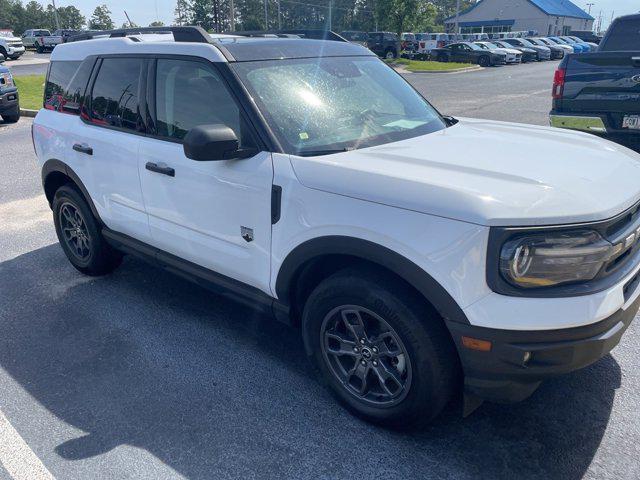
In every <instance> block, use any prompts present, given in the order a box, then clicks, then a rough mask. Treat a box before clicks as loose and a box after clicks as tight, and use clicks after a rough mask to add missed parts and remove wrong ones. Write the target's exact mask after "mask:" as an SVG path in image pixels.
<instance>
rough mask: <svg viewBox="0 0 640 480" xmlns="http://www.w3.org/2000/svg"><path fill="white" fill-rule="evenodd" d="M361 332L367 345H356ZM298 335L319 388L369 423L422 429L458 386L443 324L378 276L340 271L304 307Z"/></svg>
mask: <svg viewBox="0 0 640 480" xmlns="http://www.w3.org/2000/svg"><path fill="white" fill-rule="evenodd" d="M345 319H346V320H345ZM380 320H382V322H380ZM347 321H348V322H349V323H351V324H352V328H351V327H347V323H346V322H347ZM358 325H363V329H364V338H365V339H358V340H357V339H356V338H355V336H354V333H355V332H357V330H356V329H358V328H359V327H358ZM302 330H303V336H304V343H305V349H306V352H307V355H308V356H309V357H310V359H311V361H312V363H313V364H314V365H315V367H316V368H317V370H318V371H319V376H320V379H321V381H322V382H323V383H325V384H326V385H327V386H328V387H329V389H330V391H331V392H332V393H333V394H334V396H335V397H336V398H337V399H338V401H339V402H340V403H341V404H342V405H344V406H345V407H346V408H347V409H348V410H350V411H351V412H352V413H354V414H355V415H357V416H359V417H361V418H363V419H365V420H367V421H369V422H372V423H376V424H380V425H383V426H386V427H391V428H396V429H403V430H404V429H416V428H421V427H423V426H425V425H426V424H427V423H429V422H430V421H431V420H432V419H433V418H434V417H436V416H437V415H438V414H439V413H440V412H441V411H442V409H443V408H444V406H445V405H446V404H447V402H448V401H449V400H450V398H451V396H452V394H453V393H454V391H455V389H456V387H457V386H458V384H459V372H460V366H459V361H458V356H457V353H456V351H455V347H454V345H453V342H452V340H451V337H450V335H449V332H448V331H447V329H446V327H445V326H444V324H443V322H442V320H441V319H440V318H439V317H438V316H437V314H436V313H435V312H434V311H433V310H432V309H431V308H430V307H429V306H428V305H427V304H426V302H425V301H424V299H423V298H421V297H420V296H419V295H418V294H417V293H415V292H413V291H411V290H409V289H408V288H406V287H404V286H402V285H401V284H399V282H398V281H397V279H396V278H394V277H390V276H388V275H387V274H385V273H383V272H379V271H378V270H375V269H345V270H342V271H340V272H338V273H336V274H334V275H332V276H331V277H329V278H327V279H326V280H324V281H323V282H321V283H320V285H318V287H316V288H315V290H314V291H313V292H312V293H311V295H310V296H309V298H308V299H307V302H306V304H305V307H304V311H303V316H302ZM382 332H386V333H384V334H383V333H382ZM336 335H338V336H337V337H336ZM338 338H340V340H338ZM381 339H382V342H383V343H384V344H383V343H381ZM363 341H364V343H363ZM376 346H378V347H377V350H376ZM338 350H339V352H340V353H339V354H337V355H336V354H335V352H336V351H338ZM384 350H386V351H387V354H383V353H382V352H383V351H384ZM398 352H402V353H398ZM392 354H393V355H395V357H393V356H392ZM396 354H397V355H396ZM363 362H365V363H363ZM376 362H377V363H376ZM350 371H356V373H355V374H353V375H350V374H349V373H348V372H350ZM345 378H346V380H345ZM361 378H364V379H365V380H366V382H363V381H361ZM383 378H384V379H386V380H387V382H385V383H386V388H385V387H384V386H383V384H382V383H381V379H383ZM363 389H364V390H365V391H364V393H363ZM358 390H359V391H360V393H357V391H358Z"/></svg>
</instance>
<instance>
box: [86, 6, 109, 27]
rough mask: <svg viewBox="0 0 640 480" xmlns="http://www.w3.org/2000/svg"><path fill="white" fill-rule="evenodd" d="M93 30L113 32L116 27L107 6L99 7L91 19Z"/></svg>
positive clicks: (90, 24)
mask: <svg viewBox="0 0 640 480" xmlns="http://www.w3.org/2000/svg"><path fill="white" fill-rule="evenodd" d="M89 28H90V29H91V30H113V29H114V28H115V25H114V23H113V20H111V10H109V8H108V7H107V6H106V5H98V6H97V7H96V8H95V10H94V11H93V15H91V18H90V19H89Z"/></svg>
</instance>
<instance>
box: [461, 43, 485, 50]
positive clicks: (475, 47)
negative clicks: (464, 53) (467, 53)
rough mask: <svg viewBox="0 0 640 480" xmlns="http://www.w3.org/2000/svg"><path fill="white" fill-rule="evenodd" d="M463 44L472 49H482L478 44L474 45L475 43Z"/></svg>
mask: <svg viewBox="0 0 640 480" xmlns="http://www.w3.org/2000/svg"><path fill="white" fill-rule="evenodd" d="M465 45H469V46H470V47H471V48H472V49H473V50H482V49H481V48H480V47H479V46H478V45H476V44H475V43H468V44H467V43H465Z"/></svg>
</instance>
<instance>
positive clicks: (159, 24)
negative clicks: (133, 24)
mask: <svg viewBox="0 0 640 480" xmlns="http://www.w3.org/2000/svg"><path fill="white" fill-rule="evenodd" d="M149 26H150V27H164V23H163V22H161V21H160V20H156V21H155V22H151V23H150V24H149Z"/></svg>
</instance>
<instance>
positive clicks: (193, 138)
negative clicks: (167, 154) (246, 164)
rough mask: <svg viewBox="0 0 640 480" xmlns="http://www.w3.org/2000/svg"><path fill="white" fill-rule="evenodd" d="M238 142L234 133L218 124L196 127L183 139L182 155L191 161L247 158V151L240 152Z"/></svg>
mask: <svg viewBox="0 0 640 480" xmlns="http://www.w3.org/2000/svg"><path fill="white" fill-rule="evenodd" d="M239 146H240V142H238V137H236V134H235V132H234V131H233V130H232V129H231V128H229V127H227V126H226V125H222V124H220V123H216V124H213V125H198V126H197V127H194V128H192V129H191V130H189V132H188V133H187V134H186V135H185V137H184V144H183V147H184V154H185V155H186V157H187V158H190V159H191V160H198V161H209V160H230V159H232V158H243V157H246V156H248V155H247V153H248V151H247V150H240V148H239Z"/></svg>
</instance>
